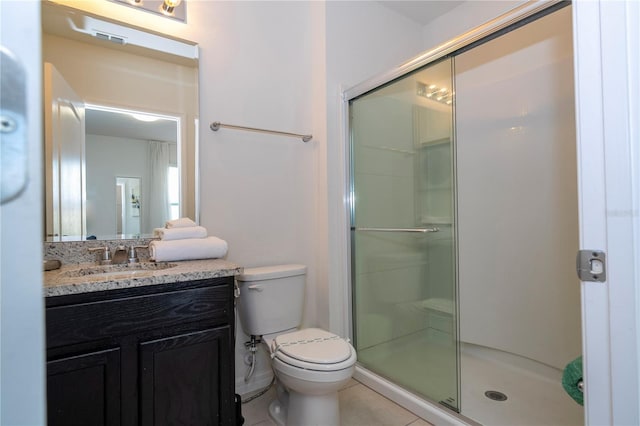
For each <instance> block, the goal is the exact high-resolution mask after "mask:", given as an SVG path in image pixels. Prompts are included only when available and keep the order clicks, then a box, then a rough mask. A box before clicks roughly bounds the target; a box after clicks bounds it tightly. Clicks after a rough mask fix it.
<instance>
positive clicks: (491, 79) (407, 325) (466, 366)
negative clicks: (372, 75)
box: [348, 4, 583, 425]
mask: <svg viewBox="0 0 640 426" xmlns="http://www.w3.org/2000/svg"><path fill="white" fill-rule="evenodd" d="M348 98H349V99H348V100H349V130H350V134H349V136H350V162H351V173H350V178H351V179H350V185H351V187H350V191H351V211H350V214H351V255H352V259H351V273H352V277H351V282H352V319H353V336H354V342H355V347H356V349H357V351H358V362H359V366H360V368H362V369H364V370H366V371H368V372H371V373H373V374H375V375H376V376H377V377H380V378H382V379H383V380H384V379H386V381H388V382H391V383H393V384H394V385H395V386H397V387H399V388H402V389H403V390H405V391H408V392H409V393H410V394H411V395H415V396H417V397H418V398H421V399H423V400H425V401H429V402H430V403H431V404H436V405H437V406H439V407H441V408H442V409H443V410H445V411H449V412H453V413H460V414H462V415H463V416H464V417H463V418H467V419H472V420H474V421H477V422H480V423H483V424H495V425H499V424H523V425H525V424H529V425H540V424H582V422H583V414H582V409H581V407H580V406H579V405H578V404H576V403H575V402H574V401H573V400H572V399H571V398H569V396H568V395H566V394H565V393H564V392H563V390H562V385H561V374H562V369H563V368H564V366H565V365H566V364H567V363H569V362H570V361H572V360H573V359H574V358H575V357H577V356H579V355H580V350H581V342H580V293H579V286H578V280H577V278H576V277H575V271H574V269H573V265H574V256H575V252H576V250H577V248H578V219H577V218H578V210H577V188H576V182H575V181H576V179H575V176H576V155H575V125H574V121H575V119H574V111H573V99H574V97H573V69H572V40H571V11H570V6H566V4H560V5H557V6H556V7H554V8H551V9H546V10H545V11H544V12H542V13H540V14H538V15H536V16H530V17H528V19H527V20H526V22H520V23H518V24H515V25H512V26H511V27H506V28H504V29H502V30H501V31H500V32H499V33H494V34H491V35H490V36H488V37H486V38H485V39H482V40H479V41H474V43H472V44H468V45H464V46H461V47H460V48H459V49H457V50H453V51H451V52H449V53H448V54H446V55H442V56H440V57H438V58H435V59H434V60H433V61H428V62H426V63H425V64H424V65H422V66H421V67H419V68H416V69H412V70H410V71H409V72H407V73H405V74H403V75H400V76H397V77H395V78H393V79H391V81H389V82H387V83H384V84H382V85H378V86H376V87H372V88H369V89H368V90H364V91H362V92H361V93H359V94H357V95H355V96H352V97H348Z"/></svg>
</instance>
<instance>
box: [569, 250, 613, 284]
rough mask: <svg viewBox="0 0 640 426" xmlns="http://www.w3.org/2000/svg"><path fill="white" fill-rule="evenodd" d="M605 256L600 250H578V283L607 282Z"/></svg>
mask: <svg viewBox="0 0 640 426" xmlns="http://www.w3.org/2000/svg"><path fill="white" fill-rule="evenodd" d="M606 260H607V256H606V255H605V253H604V252H603V251H600V250H578V255H577V256H576V271H577V272H578V278H580V281H595V282H604V281H606V280H607V262H606Z"/></svg>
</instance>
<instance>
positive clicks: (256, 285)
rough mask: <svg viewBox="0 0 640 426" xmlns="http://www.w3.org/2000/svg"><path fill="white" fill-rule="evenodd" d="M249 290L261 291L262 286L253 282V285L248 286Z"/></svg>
mask: <svg viewBox="0 0 640 426" xmlns="http://www.w3.org/2000/svg"><path fill="white" fill-rule="evenodd" d="M248 289H249V290H253V291H263V290H264V289H263V288H262V286H261V285H258V284H254V285H250V286H249V287H248Z"/></svg>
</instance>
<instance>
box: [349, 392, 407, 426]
mask: <svg viewBox="0 0 640 426" xmlns="http://www.w3.org/2000/svg"><path fill="white" fill-rule="evenodd" d="M339 396H340V420H341V422H342V426H405V425H408V424H410V423H411V422H413V421H415V420H417V419H418V417H417V416H416V415H415V414H413V413H411V412H410V411H407V410H405V409H404V408H402V407H400V406H399V405H396V404H395V403H393V402H392V401H390V400H388V399H387V398H385V397H383V396H382V395H380V394H378V393H376V392H374V391H372V390H371V389H369V388H367V387H366V386H364V385H361V384H358V385H356V386H351V387H350V388H347V389H345V390H342V391H340V393H339Z"/></svg>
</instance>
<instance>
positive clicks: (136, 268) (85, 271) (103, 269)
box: [60, 262, 177, 278]
mask: <svg viewBox="0 0 640 426" xmlns="http://www.w3.org/2000/svg"><path fill="white" fill-rule="evenodd" d="M176 265H177V264H176V263H168V262H141V263H129V264H122V265H91V266H82V267H78V268H73V269H69V270H67V271H64V272H61V273H60V276H61V277H68V278H76V277H96V278H98V277H105V278H117V277H136V276H147V275H152V274H153V273H154V272H156V271H161V270H164V269H169V268H173V267H175V266H176Z"/></svg>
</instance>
